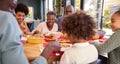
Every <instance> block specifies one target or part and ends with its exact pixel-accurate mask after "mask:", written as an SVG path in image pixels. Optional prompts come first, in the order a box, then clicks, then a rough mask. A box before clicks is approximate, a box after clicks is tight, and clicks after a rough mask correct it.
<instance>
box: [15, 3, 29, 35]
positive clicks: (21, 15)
mask: <svg viewBox="0 0 120 64" xmlns="http://www.w3.org/2000/svg"><path fill="white" fill-rule="evenodd" d="M28 12H29V11H28V7H27V6H26V5H25V4H23V3H18V4H17V7H16V8H15V13H16V15H15V17H16V20H17V22H18V24H19V26H20V29H21V31H22V33H23V35H26V34H28V33H29V32H30V30H29V28H28V26H27V24H26V22H25V21H24V19H25V16H26V15H27V14H28Z"/></svg>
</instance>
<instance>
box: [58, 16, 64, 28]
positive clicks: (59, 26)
mask: <svg viewBox="0 0 120 64" xmlns="http://www.w3.org/2000/svg"><path fill="white" fill-rule="evenodd" d="M62 19H63V16H60V17H59V18H58V30H61V25H60V23H61V21H62Z"/></svg>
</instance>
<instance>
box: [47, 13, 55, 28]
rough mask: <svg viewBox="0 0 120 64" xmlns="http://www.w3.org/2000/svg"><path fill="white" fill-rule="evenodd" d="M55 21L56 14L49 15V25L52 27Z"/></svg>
mask: <svg viewBox="0 0 120 64" xmlns="http://www.w3.org/2000/svg"><path fill="white" fill-rule="evenodd" d="M54 21H55V16H54V15H47V25H48V26H49V27H52V26H53V24H54Z"/></svg>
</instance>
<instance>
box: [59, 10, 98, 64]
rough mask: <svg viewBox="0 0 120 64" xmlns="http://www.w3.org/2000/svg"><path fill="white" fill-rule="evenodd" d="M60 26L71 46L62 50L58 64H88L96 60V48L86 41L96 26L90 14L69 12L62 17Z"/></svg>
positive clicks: (93, 32)
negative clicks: (69, 13)
mask: <svg viewBox="0 0 120 64" xmlns="http://www.w3.org/2000/svg"><path fill="white" fill-rule="evenodd" d="M61 26H62V31H63V33H66V34H67V38H68V39H69V40H70V41H71V42H72V47H70V48H69V49H67V50H65V51H64V53H63V55H62V57H61V60H60V64H88V63H92V62H94V61H96V60H97V58H98V52H97V49H96V48H95V46H94V45H92V44H89V42H88V40H89V39H90V38H92V36H93V35H95V31H94V28H96V24H95V22H94V20H93V18H92V17H91V16H90V15H87V14H86V13H84V12H77V13H74V14H71V15H69V16H66V17H64V18H63V20H62V22H61Z"/></svg>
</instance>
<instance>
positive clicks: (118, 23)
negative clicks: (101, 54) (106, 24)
mask: <svg viewBox="0 0 120 64" xmlns="http://www.w3.org/2000/svg"><path fill="white" fill-rule="evenodd" d="M110 27H111V29H112V31H113V32H114V31H116V30H118V29H120V15H119V14H113V15H112V17H111V24H110Z"/></svg>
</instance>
